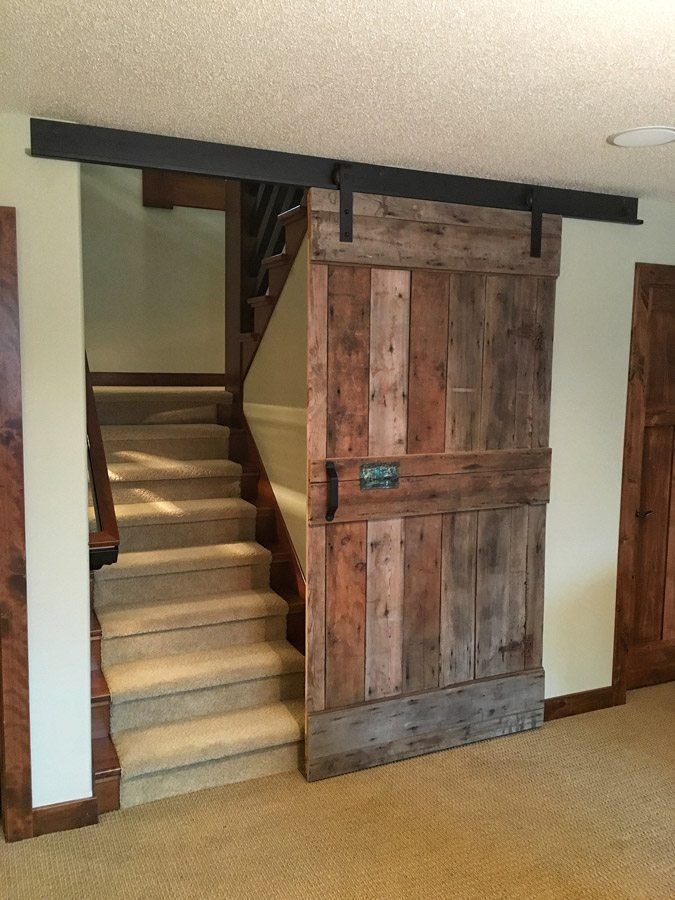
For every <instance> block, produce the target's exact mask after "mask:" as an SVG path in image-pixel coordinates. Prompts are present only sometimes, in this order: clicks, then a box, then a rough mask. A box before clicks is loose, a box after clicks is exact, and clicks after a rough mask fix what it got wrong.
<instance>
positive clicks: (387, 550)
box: [365, 519, 404, 700]
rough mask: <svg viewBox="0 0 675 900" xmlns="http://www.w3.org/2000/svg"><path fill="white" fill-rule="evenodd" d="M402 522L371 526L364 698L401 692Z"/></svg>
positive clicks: (368, 698)
mask: <svg viewBox="0 0 675 900" xmlns="http://www.w3.org/2000/svg"><path fill="white" fill-rule="evenodd" d="M403 551H404V544H403V520H402V519H387V520H384V521H379V522H369V523H368V574H367V584H366V664H365V665H366V670H365V698H366V700H371V699H375V698H377V697H388V696H392V695H393V694H398V693H400V691H401V669H402V652H403V644H402V627H403V580H404V579H403V561H404V554H403Z"/></svg>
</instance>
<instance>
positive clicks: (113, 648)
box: [103, 616, 286, 666]
mask: <svg viewBox="0 0 675 900" xmlns="http://www.w3.org/2000/svg"><path fill="white" fill-rule="evenodd" d="M285 637H286V616H265V617H260V618H256V619H244V620H242V621H237V622H222V623H217V624H214V625H199V626H195V627H192V628H178V629H173V630H171V631H158V632H153V633H146V634H138V635H127V636H124V637H116V638H106V639H105V640H104V641H103V661H104V665H106V666H110V665H114V664H116V663H123V662H131V661H132V660H138V659H150V658H152V657H160V656H171V655H172V654H174V653H190V652H191V651H197V650H211V649H213V650H215V649H217V648H219V647H223V648H225V647H232V646H235V645H241V644H256V643H260V642H261V641H282V640H284V638H285Z"/></svg>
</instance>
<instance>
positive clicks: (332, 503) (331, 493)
mask: <svg viewBox="0 0 675 900" xmlns="http://www.w3.org/2000/svg"><path fill="white" fill-rule="evenodd" d="M326 474H327V475H328V506H327V507H326V522H332V521H333V519H334V518H335V513H336V512H337V508H338V503H339V495H338V474H337V469H336V468H335V463H334V462H327V463H326Z"/></svg>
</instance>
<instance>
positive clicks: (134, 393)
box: [94, 385, 232, 406]
mask: <svg viewBox="0 0 675 900" xmlns="http://www.w3.org/2000/svg"><path fill="white" fill-rule="evenodd" d="M94 397H95V398H96V401H97V403H98V402H101V401H102V402H104V403H105V402H115V403H124V402H128V403H152V402H157V403H172V402H177V403H191V402H194V403H195V404H196V405H200V406H201V405H204V404H206V403H225V404H227V403H231V402H232V394H231V393H230V391H226V390H225V388H217V387H208V386H195V387H171V386H164V385H161V386H160V385H158V386H157V387H130V386H122V385H119V386H112V385H105V386H103V385H101V386H94Z"/></svg>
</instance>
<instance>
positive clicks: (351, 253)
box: [310, 211, 560, 275]
mask: <svg viewBox="0 0 675 900" xmlns="http://www.w3.org/2000/svg"><path fill="white" fill-rule="evenodd" d="M310 234H311V243H310V253H311V258H312V259H313V260H316V261H318V262H327V263H334V264H340V265H347V266H359V265H360V266H373V267H375V266H382V267H384V268H387V269H393V268H401V269H444V270H447V271H453V272H495V273H505V274H512V275H557V274H558V272H559V270H560V238H559V237H558V236H557V235H556V236H552V235H549V234H544V235H543V239H542V249H541V257H533V256H530V235H529V233H527V234H526V233H525V232H522V231H518V230H514V231H509V232H507V231H503V230H498V229H494V228H489V227H481V226H476V227H472V228H471V231H470V234H467V229H466V228H465V227H462V226H457V225H454V224H453V225H445V224H433V225H432V224H429V223H426V222H413V221H408V220H401V219H395V218H377V217H374V216H373V217H371V216H357V215H355V216H354V217H353V241H352V242H351V243H346V242H343V241H340V232H339V217H338V215H337V213H324V212H321V213H319V212H315V211H312V215H311V232H310ZM467 238H468V240H467Z"/></svg>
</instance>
